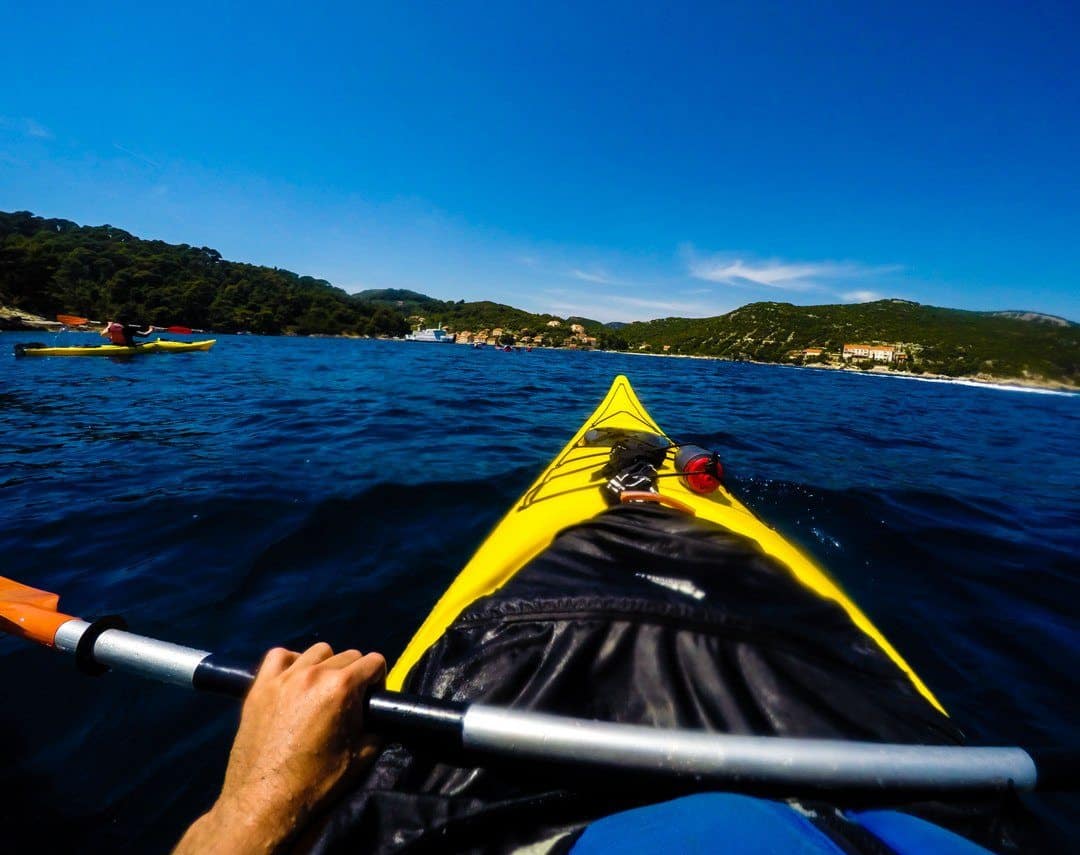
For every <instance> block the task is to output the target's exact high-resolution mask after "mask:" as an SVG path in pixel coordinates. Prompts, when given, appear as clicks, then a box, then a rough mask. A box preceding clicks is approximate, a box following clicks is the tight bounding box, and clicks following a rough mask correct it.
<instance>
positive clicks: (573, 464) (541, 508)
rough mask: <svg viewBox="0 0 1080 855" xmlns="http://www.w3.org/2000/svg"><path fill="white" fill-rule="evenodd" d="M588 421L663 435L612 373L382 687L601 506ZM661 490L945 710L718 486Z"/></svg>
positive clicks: (398, 679)
mask: <svg viewBox="0 0 1080 855" xmlns="http://www.w3.org/2000/svg"><path fill="white" fill-rule="evenodd" d="M592 428H618V429H624V430H639V431H647V432H650V433H655V434H660V435H663V431H662V430H661V429H660V427H659V425H657V424H656V422H655V421H654V419H653V418H652V416H650V415H649V413H648V411H647V410H646V409H645V408H644V407H643V406H642V404H641V402H640V401H639V400H638V397H637V395H636V394H635V392H634V390H633V387H631V385H630V381H629V380H628V379H627V378H626V377H624V376H622V375H620V376H618V377H616V378H615V380H614V382H613V383H612V384H611V389H610V390H609V391H608V393H607V395H606V396H605V397H604V400H603V401H602V402H601V403H600V406H599V407H597V408H596V411H595V412H594V413H593V414H592V415H591V416H589V418H588V419H586V421H585V423H584V424H583V425H582V426H581V428H580V429H579V430H578V432H577V433H576V434H574V437H573V438H572V439H571V440H570V442H569V443H567V445H566V447H565V448H564V449H563V450H562V451H561V452H560V453H559V455H558V456H557V457H556V458H555V459H554V460H553V461H552V462H551V464H550V465H549V466H548V467H547V468H546V469H545V470H544V471H543V472H542V473H541V474H540V477H539V478H537V479H536V481H535V482H534V483H533V484H532V486H530V487H529V489H528V490H526V491H525V493H524V494H523V495H522V496H521V498H520V499H518V501H517V502H515V503H514V505H513V507H512V508H511V509H510V511H509V513H507V514H506V516H504V517H503V519H502V520H501V521H500V522H499V524H498V525H497V526H496V527H495V529H494V531H492V532H491V534H490V535H488V537H487V539H486V540H485V541H484V542H483V544H482V545H481V546H480V548H479V549H478V550H477V551H476V554H475V555H474V556H473V557H472V559H471V560H470V561H469V563H468V564H466V565H465V568H464V569H463V570H462V571H461V573H460V574H459V575H458V576H457V578H456V579H455V580H454V581H453V582H452V583H451V585H450V587H449V588H447V590H446V592H445V593H444V594H443V596H442V597H441V598H440V599H439V601H438V602H437V603H436V604H435V608H434V609H432V611H431V614H429V615H428V617H427V619H426V620H425V621H424V623H423V624H422V625H421V626H420V628H419V629H418V630H417V632H416V634H415V635H414V636H413V638H412V640H411V641H410V642H409V644H408V646H407V647H406V648H405V651H404V652H403V653H402V654H401V657H400V658H399V659H398V661H397V662H396V663H395V665H394V667H393V669H392V670H391V672H390V674H389V676H388V678H387V686H388V688H390V689H397V690H399V689H401V687H402V684H403V682H404V680H405V677H406V676H407V675H408V673H409V670H410V669H411V668H412V667H413V666H414V665H415V664H416V663H417V661H418V660H419V659H420V657H421V656H422V655H423V654H424V651H426V650H427V649H428V648H429V647H431V645H433V644H434V643H435V642H436V641H438V639H439V638H440V637H441V636H442V634H443V633H444V632H445V631H446V629H447V627H449V626H450V624H451V623H452V622H453V621H454V619H455V618H457V616H458V615H460V614H461V612H462V611H464V610H465V609H466V608H467V607H468V606H469V605H470V604H471V603H473V602H474V601H476V600H478V599H479V598H481V597H484V596H487V595H488V594H491V593H494V592H495V591H496V590H498V588H500V587H501V586H502V585H504V584H505V583H506V582H507V581H508V580H509V579H511V578H512V577H513V575H514V574H515V573H516V572H517V571H518V570H520V569H521V568H522V567H524V566H525V564H527V563H528V562H529V561H530V560H531V559H533V558H535V557H536V556H537V555H539V554H540V553H541V552H543V550H544V549H546V548H547V547H548V546H549V545H550V544H551V542H552V540H553V539H554V538H555V535H556V534H558V532H560V531H561V530H562V529H564V528H566V527H567V526H571V525H574V524H575V523H580V522H582V521H584V520H587V519H590V518H592V517H594V516H596V515H597V514H598V513H600V512H601V511H603V510H605V509H606V508H607V507H608V506H607V504H606V502H605V500H604V498H603V496H602V494H601V490H600V485H601V484H602V483H603V482H602V481H601V480H598V479H597V480H594V479H593V476H594V474H595V473H596V472H597V471H598V470H599V469H601V468H603V466H604V464H605V463H607V460H608V451H609V450H608V449H606V448H597V447H586V446H584V445H583V444H582V442H583V439H584V437H585V434H586V432H587V431H589V430H590V429H592ZM673 472H675V464H674V454H673V453H671V452H669V454H668V455H667V458H666V460H665V462H664V465H663V466H662V467H661V468H660V470H659V473H660V474H661V475H664V474H665V473H673ZM660 485H661V486H660V489H661V493H662V494H663V495H665V496H667V497H670V498H672V499H675V500H677V501H679V502H681V503H683V504H684V505H686V506H689V508H691V509H692V510H693V511H694V513H695V514H696V515H697V516H698V517H701V518H702V519H706V520H709V521H711V522H714V523H717V524H719V525H721V526H723V527H724V528H727V529H729V530H730V531H733V532H735V533H737V534H741V535H744V536H745V537H748V538H750V539H751V540H754V541H756V542H757V544H758V545H759V546H760V547H761V548H762V549H763V550H764V551H765V552H766V553H768V554H769V555H771V556H772V557H773V558H775V559H777V560H778V561H780V562H781V563H782V564H784V565H785V566H786V567H787V568H788V569H789V570H790V571H791V573H792V575H793V576H794V577H795V578H796V579H797V580H798V581H799V582H800V583H801V584H803V585H805V586H806V587H807V588H809V589H811V590H812V591H814V593H816V594H817V595H818V596H821V597H824V598H826V599H829V600H834V601H835V602H836V603H838V604H839V605H840V606H841V607H842V608H843V609H844V611H845V612H846V613H847V614H848V616H849V617H850V618H851V620H852V622H853V623H854V624H855V625H856V626H857V627H858V628H859V629H860V630H862V631H863V632H864V633H865V634H866V635H867V636H869V638H871V639H872V640H873V642H874V643H875V644H877V645H878V646H879V647H880V648H881V649H882V651H884V652H885V654H886V655H887V656H888V657H889V658H890V659H891V660H892V661H893V662H894V663H896V665H897V666H898V667H899V668H900V669H901V670H902V671H904V673H905V674H907V676H908V677H909V678H910V679H911V682H912V683H913V685H914V686H915V688H916V689H917V690H918V691H919V693H920V694H921V695H922V696H923V697H925V698H926V699H927V700H928V701H929V702H930V703H931V704H933V706H934V707H935V708H937V709H938V710H940V711H941V712H943V713H944V712H945V710H944V708H943V707H942V706H941V704H940V703H939V702H938V700H937V698H935V697H934V695H933V694H932V693H931V691H930V689H929V688H928V687H927V686H926V685H925V684H924V683H923V682H922V680H921V679H920V678H919V677H918V675H916V674H915V672H914V670H912V668H911V666H909V665H908V664H907V662H905V661H904V659H903V658H902V657H901V656H900V654H899V653H898V652H897V651H896V649H895V648H894V647H893V646H892V645H891V644H890V643H889V642H888V641H887V640H886V639H885V637H884V636H883V635H882V634H881V632H880V631H879V630H878V629H877V628H876V627H875V626H874V625H873V623H871V621H870V619H869V618H868V617H867V616H866V615H865V614H863V613H862V611H860V610H859V608H858V606H856V605H855V603H854V602H852V600H851V599H849V598H848V597H847V595H846V594H844V592H843V591H842V590H841V589H840V587H839V586H838V585H837V584H836V583H835V582H834V581H833V580H832V579H830V578H829V576H828V575H827V574H826V573H825V572H824V571H823V570H821V568H819V567H818V566H817V565H816V564H814V562H813V561H811V560H810V558H808V557H807V556H806V555H805V554H804V553H803V552H801V551H800V550H799V549H797V548H796V547H794V546H792V544H790V543H789V542H788V541H787V540H785V539H784V538H783V537H781V536H780V534H778V533H777V532H776V531H774V530H773V529H772V528H770V527H769V526H767V525H766V524H765V523H763V522H762V521H761V520H759V519H758V518H757V517H755V516H754V515H753V514H752V513H751V512H750V510H749V509H747V508H746V507H745V506H744V505H743V504H742V503H741V502H739V500H738V499H736V498H735V497H734V496H733V495H731V493H729V492H728V491H727V490H726V489H724V488H723V487H720V489H719V490H717V491H716V492H715V493H712V494H711V495H708V496H701V495H698V494H697V493H694V492H692V491H690V490H689V489H688V488H687V487H686V486H685V485H684V484H683V483H682V479H680V478H677V477H671V478H663V479H662V480H661V481H660Z"/></svg>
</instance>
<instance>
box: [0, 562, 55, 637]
mask: <svg viewBox="0 0 1080 855" xmlns="http://www.w3.org/2000/svg"><path fill="white" fill-rule="evenodd" d="M59 603H60V595H59V594H50V593H49V592H48V591H39V590H38V589H37V588H31V587H30V586H29V585H23V584H21V583H20V582H16V581H15V580H14V579H8V578H5V577H4V576H0V630H2V631H4V632H10V633H11V634H12V635H20V636H22V637H23V638H28V639H30V640H31V641H36V642H38V643H39V644H47V645H49V646H50V647H51V646H52V643H53V638H54V637H55V636H56V631H57V630H58V629H59V628H60V627H61V626H62V625H63V624H65V623H67V622H68V621H69V620H72V619H73V618H72V617H71V615H65V614H63V613H61V612H58V611H57V610H56V607H57V605H59Z"/></svg>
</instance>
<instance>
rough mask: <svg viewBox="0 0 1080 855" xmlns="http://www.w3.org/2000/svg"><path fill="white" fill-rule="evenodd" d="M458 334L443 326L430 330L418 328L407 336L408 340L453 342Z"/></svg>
mask: <svg viewBox="0 0 1080 855" xmlns="http://www.w3.org/2000/svg"><path fill="white" fill-rule="evenodd" d="M455 338H456V336H455V335H454V334H453V333H449V332H447V331H446V330H444V329H443V328H442V327H437V328H436V329H428V330H416V331H415V332H411V333H409V334H408V335H407V336H405V339H406V340H407V341H433V342H435V343H436V344H453V343H454V339H455Z"/></svg>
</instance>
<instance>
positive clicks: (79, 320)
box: [56, 315, 195, 335]
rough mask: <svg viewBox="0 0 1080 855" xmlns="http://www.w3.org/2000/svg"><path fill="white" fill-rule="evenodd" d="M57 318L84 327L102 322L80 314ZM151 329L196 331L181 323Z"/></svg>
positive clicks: (182, 331)
mask: <svg viewBox="0 0 1080 855" xmlns="http://www.w3.org/2000/svg"><path fill="white" fill-rule="evenodd" d="M56 319H57V320H58V321H59V322H60V323H62V324H64V325H65V326H69V327H84V326H86V325H87V324H100V323H101V321H91V320H90V319H89V318H80V317H79V316H78V315H57V316H56ZM150 329H153V330H156V331H157V332H171V333H177V334H179V335H191V334H192V333H193V332H195V330H193V329H192V328H191V327H184V326H179V325H176V326H171V327H156V326H153V325H151V327H150Z"/></svg>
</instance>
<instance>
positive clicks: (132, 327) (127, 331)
mask: <svg viewBox="0 0 1080 855" xmlns="http://www.w3.org/2000/svg"><path fill="white" fill-rule="evenodd" d="M153 331H154V328H153V326H148V327H147V328H146V329H145V330H140V329H139V325H138V324H128V323H124V322H123V321H109V322H108V323H107V324H106V325H105V329H103V330H102V331H101V337H102V338H107V339H108V340H109V341H110V342H111V343H112V344H115V345H118V346H120V347H135V336H139V337H140V338H145V337H146V336H148V335H150V334H151V333H152V332H153Z"/></svg>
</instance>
